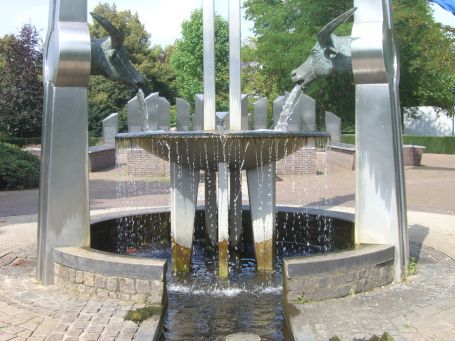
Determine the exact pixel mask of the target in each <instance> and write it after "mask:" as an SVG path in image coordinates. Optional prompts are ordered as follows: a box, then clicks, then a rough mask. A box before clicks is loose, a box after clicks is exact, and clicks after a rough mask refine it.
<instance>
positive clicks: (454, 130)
mask: <svg viewBox="0 0 455 341" xmlns="http://www.w3.org/2000/svg"><path fill="white" fill-rule="evenodd" d="M450 92H451V93H452V95H453V106H452V136H455V88H452V89H450Z"/></svg>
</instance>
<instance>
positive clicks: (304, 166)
mask: <svg viewBox="0 0 455 341" xmlns="http://www.w3.org/2000/svg"><path fill="white" fill-rule="evenodd" d="M276 173H277V175H298V174H316V148H315V147H303V148H302V149H300V150H297V151H296V152H294V153H292V154H291V155H289V156H288V157H286V158H284V159H283V160H280V161H278V162H277V163H276Z"/></svg>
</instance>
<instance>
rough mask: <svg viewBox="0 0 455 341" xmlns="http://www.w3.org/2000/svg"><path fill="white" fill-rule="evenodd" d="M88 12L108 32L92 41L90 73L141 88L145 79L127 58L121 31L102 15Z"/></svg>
mask: <svg viewBox="0 0 455 341" xmlns="http://www.w3.org/2000/svg"><path fill="white" fill-rule="evenodd" d="M90 14H91V16H92V17H93V19H95V20H96V21H97V22H98V23H99V24H100V25H101V26H102V27H103V28H104V29H105V30H106V31H107V32H108V33H109V37H104V38H101V39H95V40H94V41H92V54H91V74H92V75H101V76H104V77H106V78H108V79H110V80H113V81H116V82H120V83H124V84H126V85H130V86H134V87H138V88H141V87H142V86H143V85H144V82H145V80H144V77H143V76H142V75H141V74H140V73H139V72H138V71H137V70H136V69H135V68H134V66H133V65H132V64H131V62H130V60H129V55H128V52H127V51H126V49H125V47H124V46H123V42H124V41H125V37H124V35H123V32H121V31H119V30H118V29H117V28H116V27H115V26H114V25H112V23H111V22H110V21H109V20H107V19H105V18H103V17H102V16H100V15H98V14H96V13H90Z"/></svg>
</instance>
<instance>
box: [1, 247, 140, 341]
mask: <svg viewBox="0 0 455 341" xmlns="http://www.w3.org/2000/svg"><path fill="white" fill-rule="evenodd" d="M35 255H36V245H35V244H32V245H29V246H28V247H26V248H20V249H17V250H16V251H15V252H14V253H10V254H9V257H8V259H9V262H8V261H7V260H6V259H4V258H5V257H2V258H0V260H2V259H3V260H4V262H3V264H2V265H1V266H0V341H5V340H33V341H34V340H36V341H38V340H68V341H69V340H106V341H107V340H119V341H123V340H125V341H126V340H133V339H134V336H135V335H136V333H137V330H138V326H137V325H136V324H135V323H134V322H131V321H125V320H124V317H125V314H126V312H127V311H128V310H130V309H132V308H135V307H136V306H134V305H133V303H131V302H127V301H119V300H109V299H104V300H99V299H94V298H91V299H87V298H82V297H76V296H72V295H70V294H68V293H67V292H64V291H62V290H60V289H58V288H56V287H55V286H46V287H44V286H42V285H40V284H38V283H37V282H36V281H35V280H34V274H35V265H36V259H35Z"/></svg>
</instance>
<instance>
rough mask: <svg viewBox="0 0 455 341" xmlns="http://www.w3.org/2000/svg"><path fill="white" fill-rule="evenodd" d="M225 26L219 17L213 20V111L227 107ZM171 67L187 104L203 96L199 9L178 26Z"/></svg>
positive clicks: (227, 80)
mask: <svg viewBox="0 0 455 341" xmlns="http://www.w3.org/2000/svg"><path fill="white" fill-rule="evenodd" d="M228 32H229V27H228V23H227V21H226V20H225V19H223V18H222V17H221V16H216V17H215V60H216V62H215V69H216V95H217V98H216V103H217V110H227V108H228V106H229V34H228ZM170 61H171V65H172V68H173V70H174V72H175V74H176V80H177V89H178V91H179V93H180V95H181V96H182V97H183V98H184V99H185V100H187V101H188V102H189V103H194V96H195V95H196V94H201V93H203V92H204V91H203V23H202V10H196V11H194V12H193V13H192V14H191V17H190V19H189V20H186V21H184V22H183V24H182V38H181V39H180V40H178V41H177V42H176V44H175V49H174V51H173V53H172V56H171V60H170Z"/></svg>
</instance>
